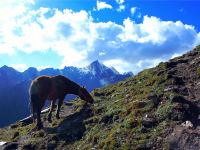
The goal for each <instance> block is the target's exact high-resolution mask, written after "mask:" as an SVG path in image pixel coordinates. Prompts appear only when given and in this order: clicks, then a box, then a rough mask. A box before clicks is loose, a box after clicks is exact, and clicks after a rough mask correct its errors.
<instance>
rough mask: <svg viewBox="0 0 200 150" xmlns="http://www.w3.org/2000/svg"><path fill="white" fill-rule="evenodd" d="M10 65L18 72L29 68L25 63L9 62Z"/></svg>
mask: <svg viewBox="0 0 200 150" xmlns="http://www.w3.org/2000/svg"><path fill="white" fill-rule="evenodd" d="M10 66H11V67H13V68H14V69H16V70H17V71H20V72H24V71H25V70H27V69H28V68H29V67H28V66H27V65H26V64H11V65H10Z"/></svg>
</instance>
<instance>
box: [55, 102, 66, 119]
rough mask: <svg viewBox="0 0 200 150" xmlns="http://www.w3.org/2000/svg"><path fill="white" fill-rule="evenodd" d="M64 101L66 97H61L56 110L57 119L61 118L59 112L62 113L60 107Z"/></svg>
mask: <svg viewBox="0 0 200 150" xmlns="http://www.w3.org/2000/svg"><path fill="white" fill-rule="evenodd" d="M63 101H64V98H60V99H59V100H58V106H57V111H56V118H57V119H60V116H59V113H60V108H61V106H62V103H63Z"/></svg>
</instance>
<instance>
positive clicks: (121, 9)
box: [117, 5, 125, 12]
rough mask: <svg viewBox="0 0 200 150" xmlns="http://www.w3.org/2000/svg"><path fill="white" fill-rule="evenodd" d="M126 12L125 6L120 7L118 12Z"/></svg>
mask: <svg viewBox="0 0 200 150" xmlns="http://www.w3.org/2000/svg"><path fill="white" fill-rule="evenodd" d="M124 10H125V5H119V8H118V9H117V11H119V12H121V11H124Z"/></svg>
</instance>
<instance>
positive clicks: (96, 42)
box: [0, 1, 200, 73]
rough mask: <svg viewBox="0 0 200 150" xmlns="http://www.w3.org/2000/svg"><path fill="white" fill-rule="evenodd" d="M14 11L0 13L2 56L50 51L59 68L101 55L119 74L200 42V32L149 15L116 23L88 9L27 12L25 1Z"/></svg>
mask: <svg viewBox="0 0 200 150" xmlns="http://www.w3.org/2000/svg"><path fill="white" fill-rule="evenodd" d="M119 3H120V4H123V3H124V1H120V2H119ZM13 7H15V6H13ZM16 7H18V6H17V5H16ZM13 10H15V9H14V8H13ZM0 11H2V12H1V14H5V13H6V11H7V10H6V9H5V12H4V11H3V10H0ZM15 12H18V14H20V15H18V14H15V13H14V12H12V13H11V14H9V18H10V21H8V20H9V19H8V18H6V17H2V16H0V19H2V20H3V19H5V21H3V22H0V27H1V28H0V54H1V53H8V54H10V55H12V54H13V53H17V52H18V51H23V52H25V53H32V52H35V51H39V52H46V51H49V50H52V51H53V52H55V53H57V55H59V56H61V57H62V58H63V59H62V60H61V64H60V66H59V67H61V68H62V67H64V66H77V67H82V66H85V65H86V64H88V63H90V62H91V61H93V60H96V59H99V60H100V61H102V62H104V63H105V64H106V65H109V66H114V67H115V68H116V69H117V70H118V71H120V72H123V71H133V72H134V73H136V72H138V71H140V70H142V69H144V68H146V67H151V66H155V65H156V64H158V63H159V62H160V61H164V60H167V59H169V58H171V57H172V55H174V54H175V53H177V54H179V53H182V52H184V51H186V50H189V49H191V48H192V47H193V46H195V45H197V44H199V43H200V33H198V32H197V31H196V30H195V29H194V27H193V26H191V25H186V24H183V23H182V22H181V21H176V22H173V21H162V20H161V19H159V18H157V17H153V16H144V18H143V22H141V23H135V22H134V20H132V19H130V18H126V19H124V21H123V24H122V25H120V24H117V23H115V22H111V21H109V22H94V21H93V18H92V17H91V15H89V13H87V12H86V11H80V12H73V11H72V10H68V9H65V10H63V11H60V10H58V9H50V8H40V9H38V10H31V9H28V8H27V7H25V5H24V10H23V11H22V12H20V11H19V10H18V9H16V11H15ZM16 17H17V19H16ZM158 58H159V59H158ZM23 67H24V66H23V65H21V68H23ZM18 68H20V67H19V65H18Z"/></svg>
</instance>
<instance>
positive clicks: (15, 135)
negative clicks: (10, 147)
mask: <svg viewBox="0 0 200 150" xmlns="http://www.w3.org/2000/svg"><path fill="white" fill-rule="evenodd" d="M18 136H19V132H18V131H16V132H14V134H13V136H12V139H15V138H16V137H18Z"/></svg>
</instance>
